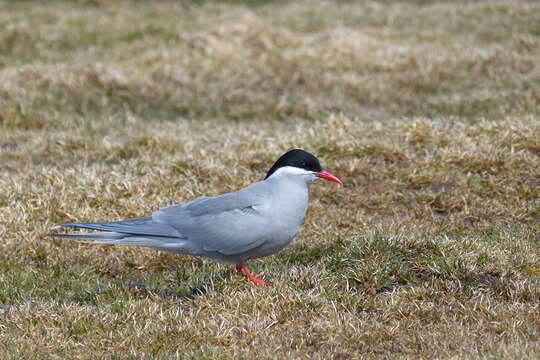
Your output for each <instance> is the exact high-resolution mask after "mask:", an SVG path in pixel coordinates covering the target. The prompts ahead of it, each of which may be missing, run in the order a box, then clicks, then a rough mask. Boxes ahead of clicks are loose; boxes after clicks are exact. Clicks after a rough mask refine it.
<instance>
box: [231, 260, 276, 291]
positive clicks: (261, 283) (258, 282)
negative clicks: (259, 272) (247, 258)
mask: <svg viewBox="0 0 540 360" xmlns="http://www.w3.org/2000/svg"><path fill="white" fill-rule="evenodd" d="M236 270H242V272H243V273H244V274H245V275H246V276H247V278H248V279H249V281H251V282H252V283H254V284H255V285H257V286H270V285H272V283H271V282H266V281H264V280H263V279H262V278H260V277H256V276H253V275H251V272H249V268H248V267H247V265H246V264H236Z"/></svg>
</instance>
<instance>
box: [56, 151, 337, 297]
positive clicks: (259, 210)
mask: <svg viewBox="0 0 540 360" xmlns="http://www.w3.org/2000/svg"><path fill="white" fill-rule="evenodd" d="M317 179H325V180H328V181H332V182H335V183H338V184H341V185H342V184H343V183H342V181H341V180H340V179H338V178H337V177H336V176H334V175H332V174H331V173H329V172H328V171H326V170H324V169H323V168H322V167H321V164H320V162H319V160H318V159H317V158H316V157H315V156H314V155H312V154H310V153H309V152H307V151H305V150H302V149H292V150H289V151H287V152H286V153H285V154H283V155H282V156H280V157H279V159H278V160H277V161H276V162H275V163H274V164H273V165H272V167H271V168H270V170H268V172H267V173H266V177H265V178H264V179H263V180H261V181H259V182H256V183H254V184H251V185H249V186H247V187H245V188H243V189H241V190H238V191H234V192H229V193H225V194H222V195H218V196H213V197H200V198H197V199H194V200H191V201H188V202H186V203H183V204H178V205H171V206H167V207H164V208H161V209H159V210H157V211H156V212H154V213H152V214H151V215H149V216H145V217H141V218H135V219H128V220H122V221H113V222H89V223H87V222H73V223H60V224H58V225H59V226H63V227H69V228H81V229H90V230H98V231H99V232H86V233H75V234H62V233H55V234H48V236H54V237H63V238H75V239H79V240H82V241H80V242H82V243H92V244H110V245H135V246H142V247H149V248H152V249H155V250H160V251H166V252H171V253H179V254H188V255H193V256H202V257H207V258H211V259H214V260H216V261H218V262H221V263H229V264H233V265H235V267H236V270H238V271H242V272H243V273H244V275H245V276H246V277H247V278H248V279H249V280H250V281H251V282H252V283H254V284H255V285H258V286H268V285H270V284H271V283H270V282H266V281H265V280H264V279H262V278H260V277H256V276H254V275H252V274H251V272H250V271H249V268H248V266H247V262H248V261H249V260H253V259H257V258H261V257H264V256H269V255H272V254H275V253H277V252H278V251H280V250H282V249H283V248H284V247H285V246H287V245H288V244H289V243H290V242H291V240H292V239H293V238H294V237H295V236H296V234H297V233H298V231H299V228H300V225H301V223H302V221H303V219H304V217H305V215H306V211H307V207H308V200H309V185H310V184H311V183H312V182H314V181H315V180H317Z"/></svg>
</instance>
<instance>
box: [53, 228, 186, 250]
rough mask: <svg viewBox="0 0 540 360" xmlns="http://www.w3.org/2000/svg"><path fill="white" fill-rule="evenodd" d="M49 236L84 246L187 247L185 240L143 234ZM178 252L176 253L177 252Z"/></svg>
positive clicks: (109, 233) (176, 248)
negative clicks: (75, 240) (77, 241)
mask: <svg viewBox="0 0 540 360" xmlns="http://www.w3.org/2000/svg"><path fill="white" fill-rule="evenodd" d="M47 236H53V237H60V238H70V239H82V240H83V241H79V242H80V243H84V244H108V245H134V246H144V247H151V248H156V249H162V250H165V249H169V250H170V251H175V250H177V251H178V250H180V249H182V248H184V247H185V245H186V241H185V239H179V238H175V237H164V236H148V235H142V234H137V235H136V234H123V233H117V232H99V233H82V234H47ZM175 252H176V251H175Z"/></svg>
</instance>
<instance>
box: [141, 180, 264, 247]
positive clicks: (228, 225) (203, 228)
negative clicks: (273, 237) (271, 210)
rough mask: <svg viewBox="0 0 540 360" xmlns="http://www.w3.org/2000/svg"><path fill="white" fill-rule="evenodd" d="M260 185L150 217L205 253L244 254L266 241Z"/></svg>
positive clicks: (262, 192)
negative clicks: (183, 236)
mask: <svg viewBox="0 0 540 360" xmlns="http://www.w3.org/2000/svg"><path fill="white" fill-rule="evenodd" d="M258 184H260V183H257V184H254V185H251V186H249V187H247V188H245V189H242V190H240V191H237V192H233V193H228V194H224V195H220V196H216V197H211V198H200V199H196V200H193V201H191V202H188V203H186V204H182V205H174V206H169V207H167V208H163V209H161V210H159V211H157V212H155V213H154V214H153V215H152V217H153V219H154V220H155V221H157V222H162V223H165V224H167V225H168V226H170V227H172V228H174V229H177V230H178V231H179V232H181V233H182V234H184V235H185V236H186V237H187V239H188V240H189V241H190V242H196V243H198V244H200V245H201V247H202V249H203V250H204V251H207V252H213V251H215V252H219V253H221V254H224V255H233V254H241V253H244V252H247V251H249V250H251V249H253V248H255V247H257V246H259V245H260V244H262V243H263V242H265V241H266V240H268V239H269V235H270V234H269V226H268V225H269V224H268V222H269V219H268V217H267V216H265V215H264V209H265V207H266V203H267V197H266V196H265V192H264V191H263V190H264V189H262V187H261V186H256V185H258Z"/></svg>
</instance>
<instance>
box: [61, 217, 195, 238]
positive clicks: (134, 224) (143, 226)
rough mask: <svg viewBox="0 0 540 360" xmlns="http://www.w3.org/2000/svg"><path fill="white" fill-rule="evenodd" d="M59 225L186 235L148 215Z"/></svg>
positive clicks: (178, 235) (167, 235) (154, 234)
mask: <svg viewBox="0 0 540 360" xmlns="http://www.w3.org/2000/svg"><path fill="white" fill-rule="evenodd" d="M59 225H62V226H69V227H78V228H85V229H93V230H101V231H111V232H117V233H124V234H136V235H150V236H163V237H177V238H183V237H185V236H184V235H183V234H182V233H181V232H179V231H178V230H177V229H175V228H173V227H170V226H168V225H167V224H163V223H157V222H155V221H153V220H152V217H150V216H146V217H142V218H137V219H130V220H123V221H114V222H102V223H61V224H59Z"/></svg>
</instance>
